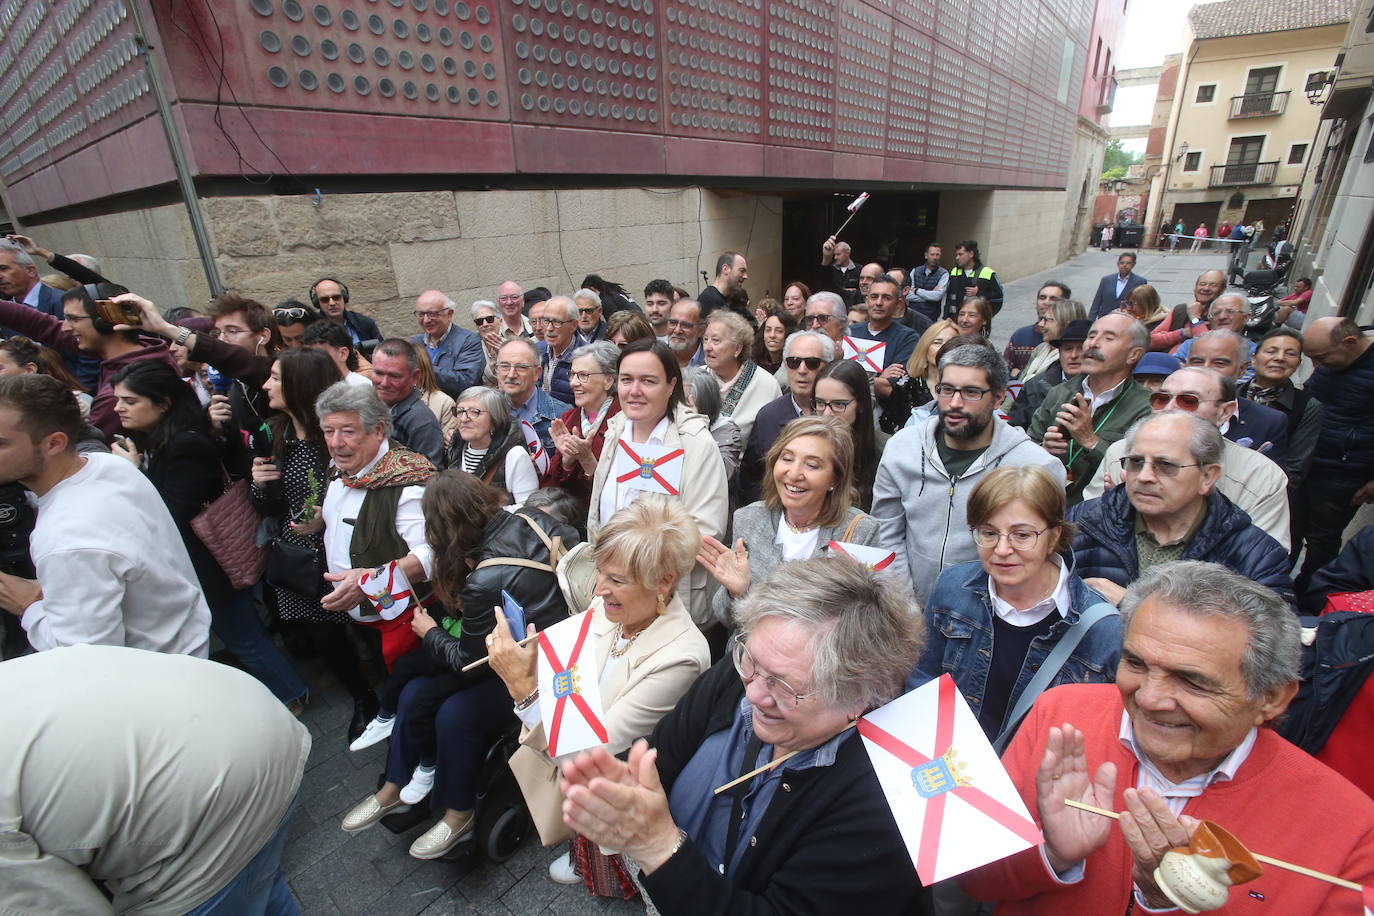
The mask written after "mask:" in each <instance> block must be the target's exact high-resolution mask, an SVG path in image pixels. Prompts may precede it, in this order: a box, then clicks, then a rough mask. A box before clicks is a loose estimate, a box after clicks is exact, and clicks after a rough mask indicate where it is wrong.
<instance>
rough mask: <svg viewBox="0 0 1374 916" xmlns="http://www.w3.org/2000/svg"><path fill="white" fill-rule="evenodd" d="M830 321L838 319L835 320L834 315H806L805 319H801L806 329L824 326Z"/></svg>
mask: <svg viewBox="0 0 1374 916" xmlns="http://www.w3.org/2000/svg"><path fill="white" fill-rule="evenodd" d="M831 320H838V319H836V318H835V316H834V315H807V316H806V318H805V319H803V321H804V322H805V324H806V326H807V327H811V326H812V325H819V324H826V323H827V322H829V321H831Z"/></svg>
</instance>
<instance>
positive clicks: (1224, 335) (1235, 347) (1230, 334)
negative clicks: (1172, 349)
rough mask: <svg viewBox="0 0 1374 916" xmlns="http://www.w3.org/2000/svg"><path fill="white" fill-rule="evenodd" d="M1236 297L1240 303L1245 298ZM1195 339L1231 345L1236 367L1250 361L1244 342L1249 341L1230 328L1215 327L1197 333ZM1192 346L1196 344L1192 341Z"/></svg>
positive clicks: (1218, 298)
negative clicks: (1217, 341)
mask: <svg viewBox="0 0 1374 916" xmlns="http://www.w3.org/2000/svg"><path fill="white" fill-rule="evenodd" d="M1236 298H1238V299H1240V300H1241V302H1242V303H1243V302H1245V300H1244V299H1243V298H1241V297H1239V296H1237V297H1236ZM1221 299H1222V297H1221V296H1218V297H1217V301H1218V302H1220V301H1221ZM1246 308H1249V305H1248V304H1247V305H1246ZM1197 340H1224V341H1226V342H1227V343H1228V344H1230V345H1231V349H1232V351H1233V352H1234V354H1235V357H1236V367H1237V368H1240V367H1241V366H1243V365H1245V364H1246V363H1248V362H1249V361H1250V348H1249V347H1247V346H1246V344H1248V343H1249V341H1248V340H1246V339H1245V338H1244V337H1242V336H1240V335H1239V334H1237V333H1236V332H1235V331H1233V330H1231V329H1230V328H1217V329H1216V330H1215V331H1208V332H1207V333H1205V334H1199V335H1198V336H1197ZM1193 346H1197V344H1196V343H1194V344H1193Z"/></svg>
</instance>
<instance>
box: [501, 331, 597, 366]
mask: <svg viewBox="0 0 1374 916" xmlns="http://www.w3.org/2000/svg"><path fill="white" fill-rule="evenodd" d="M511 344H523V345H524V346H525V347H526V348H528V349H529V351H530V354H531V355H532V356H533V357H534V363H535V365H538V364H539V348H538V347H536V346H535V345H534V341H532V340H530V339H529V338H528V337H512V338H511V339H510V340H508V341H506V342H505V343H503V344H501V346H500V347H498V348H497V350H496V355H497V356H498V357H499V356H500V355H501V351H502V350H504V349H506V347H509V346H510V345H511ZM611 346H615V344H611Z"/></svg>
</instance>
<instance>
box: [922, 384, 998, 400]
mask: <svg viewBox="0 0 1374 916" xmlns="http://www.w3.org/2000/svg"><path fill="white" fill-rule="evenodd" d="M991 392H992V389H991V388H975V387H973V386H972V385H966V386H965V387H963V388H955V387H954V386H953V385H936V386H935V396H936V397H937V398H939V399H940V400H942V401H948V400H949V399H950V398H952V397H954V395H956V394H958V395H959V397H961V398H963V399H964V400H965V401H981V400H983V395H985V394H990V393H991Z"/></svg>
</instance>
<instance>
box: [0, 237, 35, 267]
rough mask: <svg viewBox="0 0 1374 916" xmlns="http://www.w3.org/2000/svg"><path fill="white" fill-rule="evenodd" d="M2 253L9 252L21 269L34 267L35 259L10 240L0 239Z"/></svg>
mask: <svg viewBox="0 0 1374 916" xmlns="http://www.w3.org/2000/svg"><path fill="white" fill-rule="evenodd" d="M0 252H8V253H10V254H11V255H13V256H14V260H15V263H16V264H18V265H19V266H20V267H32V266H33V258H32V257H30V256H29V253H28V252H27V251H25V250H24V249H23V248H20V247H19V246H18V245H16V244H15V243H14V242H11V241H10V240H9V239H0Z"/></svg>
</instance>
